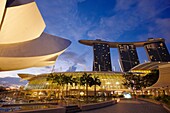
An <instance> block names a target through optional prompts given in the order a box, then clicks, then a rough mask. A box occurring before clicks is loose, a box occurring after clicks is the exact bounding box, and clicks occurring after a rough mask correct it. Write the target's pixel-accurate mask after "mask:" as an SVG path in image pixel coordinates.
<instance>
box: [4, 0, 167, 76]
mask: <svg viewBox="0 0 170 113" xmlns="http://www.w3.org/2000/svg"><path fill="white" fill-rule="evenodd" d="M36 3H37V5H38V8H39V10H40V12H41V14H42V16H43V18H44V21H45V23H46V29H45V32H47V33H50V34H52V35H56V36H60V37H63V38H66V39H69V40H71V41H72V44H71V46H70V47H69V48H68V49H67V50H66V51H65V53H63V54H62V55H61V56H59V58H58V59H57V61H56V65H55V71H67V70H68V69H69V68H70V67H72V68H71V69H72V70H76V71H83V70H87V71H90V70H92V61H93V52H92V47H89V46H85V45H82V44H80V43H78V40H81V39H87V40H95V39H102V40H106V41H113V42H114V41H116V42H122V41H123V42H129V41H145V40H147V38H150V37H162V38H165V40H166V45H167V47H168V49H169V50H170V0H36ZM138 53H139V58H140V62H141V63H142V62H144V60H148V59H147V57H146V54H145V51H144V49H143V48H139V49H138ZM111 57H112V66H113V67H114V66H115V67H116V71H119V70H120V69H119V65H118V57H119V56H118V50H117V49H111ZM50 71H51V67H48V66H47V67H44V68H35V69H33V68H31V69H26V70H21V71H19V72H23V73H45V72H50ZM17 72H18V71H17ZM15 73H16V72H11V73H9V72H6V73H4V75H11V76H15Z"/></svg>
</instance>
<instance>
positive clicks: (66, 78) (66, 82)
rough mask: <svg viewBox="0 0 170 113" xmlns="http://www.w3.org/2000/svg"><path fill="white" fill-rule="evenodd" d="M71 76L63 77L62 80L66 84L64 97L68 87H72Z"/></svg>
mask: <svg viewBox="0 0 170 113" xmlns="http://www.w3.org/2000/svg"><path fill="white" fill-rule="evenodd" d="M72 77H73V76H65V75H64V77H63V79H64V82H65V84H66V96H67V93H68V85H69V84H70V85H73V78H72Z"/></svg>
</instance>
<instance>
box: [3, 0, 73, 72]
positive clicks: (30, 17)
mask: <svg viewBox="0 0 170 113" xmlns="http://www.w3.org/2000/svg"><path fill="white" fill-rule="evenodd" d="M45 27H46V25H45V22H44V20H43V18H42V16H41V14H40V12H39V10H38V7H37V5H36V3H35V2H34V0H1V1H0V51H1V53H0V62H1V63H0V71H9V70H18V69H24V68H29V67H41V66H48V65H53V64H54V63H55V61H56V59H57V57H58V56H59V55H60V54H62V53H63V52H64V51H65V50H66V48H67V47H68V46H69V45H70V44H71V42H70V41H69V40H67V39H64V38H60V37H57V36H53V35H50V34H47V33H45V32H43V31H44V29H45Z"/></svg>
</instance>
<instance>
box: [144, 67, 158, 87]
mask: <svg viewBox="0 0 170 113" xmlns="http://www.w3.org/2000/svg"><path fill="white" fill-rule="evenodd" d="M158 78H159V70H158V69H155V70H152V71H151V73H148V74H147V75H146V76H144V77H143V80H144V83H145V87H149V86H152V85H153V84H155V83H156V82H157V81H158Z"/></svg>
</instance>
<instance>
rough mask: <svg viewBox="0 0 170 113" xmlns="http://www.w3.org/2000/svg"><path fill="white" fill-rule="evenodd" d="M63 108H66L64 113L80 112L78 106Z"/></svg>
mask: <svg viewBox="0 0 170 113" xmlns="http://www.w3.org/2000/svg"><path fill="white" fill-rule="evenodd" d="M65 108H66V113H76V112H80V111H81V109H80V108H79V107H78V105H70V106H65Z"/></svg>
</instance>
